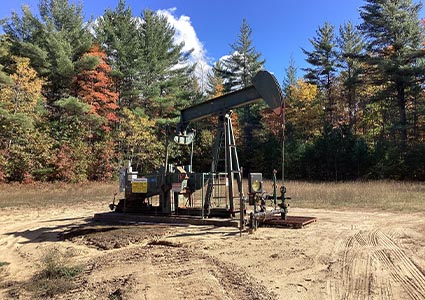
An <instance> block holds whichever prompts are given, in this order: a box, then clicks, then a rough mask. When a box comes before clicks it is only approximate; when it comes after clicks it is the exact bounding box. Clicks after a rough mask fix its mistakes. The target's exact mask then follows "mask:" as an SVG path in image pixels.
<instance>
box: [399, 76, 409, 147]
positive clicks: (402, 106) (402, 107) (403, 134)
mask: <svg viewBox="0 0 425 300" xmlns="http://www.w3.org/2000/svg"><path fill="white" fill-rule="evenodd" d="M397 106H398V112H399V122H400V146H401V150H402V151H403V152H404V151H405V150H406V148H407V117H406V95H405V90H404V85H403V84H397Z"/></svg>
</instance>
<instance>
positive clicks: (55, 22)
mask: <svg viewBox="0 0 425 300" xmlns="http://www.w3.org/2000/svg"><path fill="white" fill-rule="evenodd" d="M39 12H40V17H41V19H38V18H37V16H35V15H33V14H32V12H31V11H30V9H29V8H28V7H25V6H24V7H23V13H22V17H20V16H19V15H18V14H17V13H13V14H12V18H11V19H10V21H9V22H8V23H7V24H6V25H5V26H4V29H5V32H6V34H8V35H9V36H10V38H11V41H12V51H13V53H14V54H17V55H22V56H26V57H29V58H30V59H31V64H32V66H34V68H35V69H36V70H37V71H38V73H39V74H41V75H43V76H45V77H46V79H48V80H47V82H48V85H49V86H48V88H47V89H45V91H44V94H45V95H46V96H47V100H48V102H49V103H53V102H54V101H56V100H58V99H60V98H62V97H68V96H69V95H71V94H72V90H71V88H72V80H73V77H74V76H75V75H76V74H77V73H79V72H80V71H82V70H85V69H91V68H93V67H94V66H95V65H96V60H93V59H91V58H87V59H82V56H83V54H84V53H85V52H87V51H88V50H89V49H90V47H91V45H92V37H91V34H90V33H89V31H88V25H87V24H86V22H85V21H84V17H83V15H82V6H81V5H75V4H70V3H69V2H68V0H41V1H40V3H39Z"/></svg>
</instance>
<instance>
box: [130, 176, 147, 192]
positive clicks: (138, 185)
mask: <svg viewBox="0 0 425 300" xmlns="http://www.w3.org/2000/svg"><path fill="white" fill-rule="evenodd" d="M131 192H132V193H147V192H148V179H147V178H134V179H133V180H132V182H131Z"/></svg>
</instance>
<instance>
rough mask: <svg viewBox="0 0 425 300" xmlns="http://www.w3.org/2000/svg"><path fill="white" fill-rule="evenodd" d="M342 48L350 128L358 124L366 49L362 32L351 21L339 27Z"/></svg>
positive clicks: (341, 59)
mask: <svg viewBox="0 0 425 300" xmlns="http://www.w3.org/2000/svg"><path fill="white" fill-rule="evenodd" d="M337 41H338V46H339V49H340V54H339V58H340V66H341V74H340V77H341V78H342V81H343V86H344V88H345V93H344V94H345V97H346V99H347V107H348V124H349V126H350V128H353V127H354V131H355V130H356V125H357V111H358V110H359V106H360V101H359V99H358V91H359V88H360V86H361V83H362V82H361V73H362V68H361V63H360V62H359V56H360V55H361V54H362V52H363V51H364V46H365V45H364V40H363V37H362V35H361V34H360V32H359V31H358V30H357V29H356V28H355V27H354V26H353V24H352V23H351V22H347V23H345V24H344V25H343V26H340V28H339V38H338V39H337Z"/></svg>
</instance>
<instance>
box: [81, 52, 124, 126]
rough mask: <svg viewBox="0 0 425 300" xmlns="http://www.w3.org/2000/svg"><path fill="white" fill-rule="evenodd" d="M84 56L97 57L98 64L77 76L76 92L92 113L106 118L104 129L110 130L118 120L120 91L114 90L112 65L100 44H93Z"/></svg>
mask: <svg viewBox="0 0 425 300" xmlns="http://www.w3.org/2000/svg"><path fill="white" fill-rule="evenodd" d="M84 56H93V57H96V58H97V59H98V65H97V67H96V68H95V69H94V70H85V71H83V72H81V73H80V74H78V75H77V76H76V78H75V86H76V90H77V92H76V94H77V96H78V97H79V98H81V99H82V100H83V102H84V103H87V104H89V105H90V113H92V114H94V115H97V116H100V117H102V118H103V119H104V125H103V128H104V130H105V131H110V130H111V126H112V124H113V123H115V122H117V121H118V116H117V115H116V110H117V109H118V105H117V99H118V93H116V92H114V91H113V82H112V79H111V77H110V73H111V66H109V65H108V64H107V63H106V53H105V52H104V51H102V50H101V49H100V47H99V46H98V45H95V46H93V47H92V48H91V49H90V50H89V52H87V53H86V54H85V55H84ZM84 56H83V58H84Z"/></svg>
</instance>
